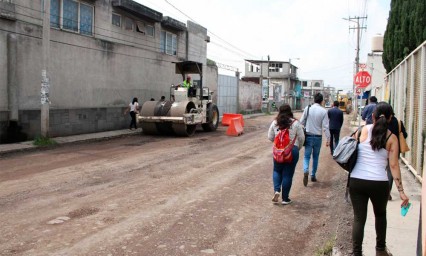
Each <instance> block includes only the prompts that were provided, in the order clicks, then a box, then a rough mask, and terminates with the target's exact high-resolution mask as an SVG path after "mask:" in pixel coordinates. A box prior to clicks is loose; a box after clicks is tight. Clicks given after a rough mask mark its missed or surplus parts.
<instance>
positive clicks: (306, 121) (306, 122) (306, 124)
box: [305, 104, 311, 127]
mask: <svg viewBox="0 0 426 256" xmlns="http://www.w3.org/2000/svg"><path fill="white" fill-rule="evenodd" d="M310 108H311V104H309V106H308V113H306V120H305V127H306V126H308V117H309V109H310Z"/></svg>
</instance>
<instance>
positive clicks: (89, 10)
mask: <svg viewBox="0 0 426 256" xmlns="http://www.w3.org/2000/svg"><path fill="white" fill-rule="evenodd" d="M92 24H93V6H91V5H87V4H83V3H81V4H80V33H81V34H82V35H87V36H91V35H92V34H93V31H92Z"/></svg>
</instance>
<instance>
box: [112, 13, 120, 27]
mask: <svg viewBox="0 0 426 256" xmlns="http://www.w3.org/2000/svg"><path fill="white" fill-rule="evenodd" d="M112 25H115V26H117V27H121V16H120V15H118V14H116V13H113V14H112Z"/></svg>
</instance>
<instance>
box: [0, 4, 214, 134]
mask: <svg viewBox="0 0 426 256" xmlns="http://www.w3.org/2000/svg"><path fill="white" fill-rule="evenodd" d="M15 3H16V4H17V5H20V6H25V7H26V8H17V9H16V12H17V13H18V14H17V15H16V20H15V21H13V20H7V19H2V18H0V56H1V57H0V126H2V125H3V129H1V127H0V129H1V131H0V135H1V134H3V133H4V124H5V123H7V122H8V120H7V116H8V111H9V109H8V108H9V107H8V104H9V103H8V93H7V91H8V80H7V77H8V76H7V74H8V59H7V57H6V56H7V55H8V51H9V49H10V46H8V45H7V36H8V34H14V35H16V49H17V54H16V67H17V69H16V71H17V73H16V78H17V88H18V99H19V100H18V108H19V117H20V118H19V119H20V120H19V124H20V125H21V126H22V131H24V132H25V133H27V134H28V135H29V138H33V137H34V136H36V135H38V134H39V132H40V87H41V85H40V84H41V69H42V40H41V37H42V26H41V21H40V19H41V17H40V10H41V9H42V7H41V0H36V1H26V0H16V1H15ZM88 3H89V4H90V3H93V5H94V6H95V11H94V13H95V14H94V20H95V22H94V35H93V36H84V35H81V34H77V33H73V32H68V31H63V30H59V29H55V28H52V29H51V30H50V37H51V42H50V65H49V73H48V74H49V77H50V83H51V85H50V86H51V87H50V95H49V96H50V98H49V99H50V101H51V105H50V135H51V136H62V135H70V134H79V133H88V132H98V131H105V130H114V129H121V128H124V127H127V126H128V122H130V119H129V117H128V116H127V115H126V116H123V115H122V112H123V110H124V109H125V108H126V107H127V105H128V104H129V102H130V101H131V99H132V98H133V97H138V98H139V103H140V104H143V102H145V101H147V100H149V99H150V98H155V99H159V98H160V97H161V96H162V95H165V96H166V97H167V98H168V95H169V94H170V85H171V84H179V83H181V82H182V76H181V75H177V74H175V64H174V62H177V61H181V60H193V61H198V62H201V63H203V64H204V68H203V70H206V65H205V64H206V54H207V42H206V38H207V30H206V29H205V28H203V27H202V26H200V25H197V24H195V23H192V22H188V24H187V31H177V30H173V29H170V28H169V27H162V25H161V23H160V22H156V23H153V22H151V23H150V24H152V25H154V27H155V36H154V37H150V36H147V35H144V34H142V33H139V32H136V31H135V30H133V31H126V30H124V29H122V28H119V27H117V26H114V25H112V24H111V23H112V22H111V16H112V12H114V13H118V14H120V15H122V17H124V16H126V17H129V18H131V19H133V20H134V21H139V22H148V21H144V20H142V19H141V18H138V17H136V16H133V15H132V14H130V13H127V12H124V11H123V10H121V9H118V8H117V7H113V6H112V4H111V0H102V1H89V2H88ZM24 11H25V13H24ZM21 12H22V13H21ZM162 30H166V31H169V32H171V33H174V34H176V35H177V36H178V40H177V55H176V56H172V55H167V54H165V53H161V52H160V32H161V31H162ZM187 42H188V45H187ZM187 46H188V47H187ZM216 74H217V73H216ZM213 76H214V75H213ZM204 77H206V76H204ZM194 79H196V78H195V77H194ZM210 80H211V81H212V82H211V83H212V84H217V83H214V78H210ZM216 80H217V78H216ZM205 83H206V81H204V84H205Z"/></svg>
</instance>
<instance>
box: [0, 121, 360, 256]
mask: <svg viewBox="0 0 426 256" xmlns="http://www.w3.org/2000/svg"><path fill="white" fill-rule="evenodd" d="M298 115H300V113H299V114H298ZM345 117H347V116H345ZM273 118H274V116H258V117H252V118H246V119H245V120H244V121H245V127H244V134H243V135H241V136H238V137H230V136H226V135H225V132H226V128H227V127H223V126H219V129H218V130H217V131H216V132H211V133H205V132H202V131H201V130H200V131H199V132H198V131H197V133H196V134H195V135H194V136H193V137H191V138H176V137H165V136H147V135H135V136H127V137H122V138H116V139H109V140H103V141H97V142H90V143H89V142H84V143H76V144H67V145H62V146H57V147H53V148H50V149H44V150H36V151H30V152H23V153H16V154H12V155H3V156H0V213H1V214H0V226H1V232H0V255H150V256H151V255H306V256H312V255H316V254H317V253H319V252H320V251H321V250H322V249H325V248H327V243H329V242H332V243H334V244H335V248H337V249H339V250H340V252H341V253H343V255H345V254H346V253H347V252H348V250H349V249H348V248H349V247H350V225H351V214H352V212H351V207H350V206H349V205H347V204H346V203H345V202H344V200H343V195H344V188H345V184H346V183H345V181H346V174H345V173H344V172H343V171H342V169H341V168H340V167H339V166H338V165H337V164H336V163H335V162H334V161H333V160H332V158H331V155H330V151H329V148H326V147H325V141H324V140H323V144H324V148H323V149H322V150H321V156H320V165H319V170H318V175H317V178H318V181H319V182H317V183H312V182H309V184H308V186H307V187H304V186H303V184H302V176H303V171H302V169H303V168H302V162H303V151H304V150H303V149H302V150H301V157H300V158H299V162H298V165H297V168H296V174H295V176H294V180H293V187H292V189H291V193H290V197H291V198H292V200H293V204H291V205H286V206H282V205H274V204H272V202H271V198H272V196H273V187H272V150H271V146H272V144H271V142H269V141H268V140H267V131H268V128H269V125H270V122H271V121H272V119H273ZM346 119H348V118H346ZM348 133H349V127H348V126H346V127H345V128H344V129H343V131H342V135H344V134H348ZM336 234H337V236H336ZM336 237H337V239H336Z"/></svg>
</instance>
